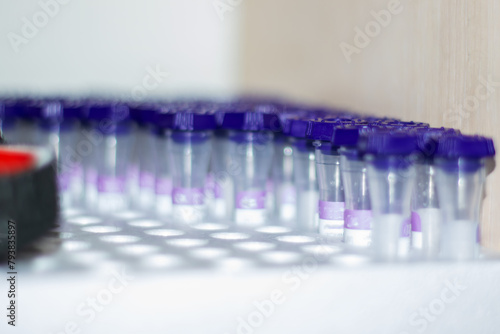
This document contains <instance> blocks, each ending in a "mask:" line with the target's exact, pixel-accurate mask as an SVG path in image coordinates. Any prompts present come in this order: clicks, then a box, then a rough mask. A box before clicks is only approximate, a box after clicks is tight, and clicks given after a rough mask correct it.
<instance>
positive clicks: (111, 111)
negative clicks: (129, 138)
mask: <svg viewBox="0 0 500 334" xmlns="http://www.w3.org/2000/svg"><path fill="white" fill-rule="evenodd" d="M87 120H89V121H97V122H98V121H103V120H107V121H109V122H111V123H119V122H123V121H128V120H130V109H129V107H128V106H127V105H126V104H124V103H121V102H114V101H113V102H104V101H98V102H91V103H90V104H89V106H88V113H87Z"/></svg>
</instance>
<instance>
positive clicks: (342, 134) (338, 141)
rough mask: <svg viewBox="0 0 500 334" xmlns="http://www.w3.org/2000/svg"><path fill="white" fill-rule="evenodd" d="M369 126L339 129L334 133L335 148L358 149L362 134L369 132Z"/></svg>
mask: <svg viewBox="0 0 500 334" xmlns="http://www.w3.org/2000/svg"><path fill="white" fill-rule="evenodd" d="M369 129H370V128H369V127H368V126H366V127H365V126H349V127H339V128H336V129H335V131H334V132H333V136H332V143H333V145H335V146H344V147H357V146H358V141H359V139H360V136H361V135H362V133H367V132H369Z"/></svg>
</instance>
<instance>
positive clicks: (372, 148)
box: [365, 130, 418, 260]
mask: <svg viewBox="0 0 500 334" xmlns="http://www.w3.org/2000/svg"><path fill="white" fill-rule="evenodd" d="M417 151H418V144H417V138H416V136H413V135H409V134H404V133H391V132H388V131H382V130H380V131H379V132H374V133H371V134H370V135H369V136H368V137H367V143H366V153H367V154H366V156H365V160H366V162H367V164H368V184H369V187H370V199H371V206H372V212H373V218H374V220H373V225H372V248H373V250H374V255H375V256H376V257H377V258H379V259H382V260H394V259H396V258H397V257H399V256H405V255H407V254H408V252H409V249H410V233H411V226H410V201H411V195H412V191H413V184H414V181H415V166H414V164H413V158H414V155H415V154H416V153H417Z"/></svg>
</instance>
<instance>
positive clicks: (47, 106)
mask: <svg viewBox="0 0 500 334" xmlns="http://www.w3.org/2000/svg"><path fill="white" fill-rule="evenodd" d="M30 108H31V109H32V110H33V112H35V113H36V114H37V118H38V120H37V122H36V123H37V129H36V134H35V141H36V142H37V143H41V144H44V145H50V146H51V147H52V148H53V151H54V154H55V156H56V158H57V163H58V175H57V177H58V185H59V190H60V204H61V206H62V207H71V206H73V205H75V204H77V200H78V199H79V197H78V196H79V195H81V193H79V192H78V189H77V183H78V181H79V178H80V177H81V174H80V170H81V161H82V157H81V152H80V153H79V152H78V150H79V146H78V145H77V139H78V128H79V119H80V118H81V117H82V113H83V107H82V105H81V104H76V103H74V102H69V101H60V100H46V101H40V102H39V103H38V104H32V105H31V106H30ZM35 108H37V109H38V110H36V111H35V110H34V109H35Z"/></svg>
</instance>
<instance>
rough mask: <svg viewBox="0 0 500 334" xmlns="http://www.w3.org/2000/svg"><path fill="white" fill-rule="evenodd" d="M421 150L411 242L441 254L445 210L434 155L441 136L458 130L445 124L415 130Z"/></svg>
mask: <svg viewBox="0 0 500 334" xmlns="http://www.w3.org/2000/svg"><path fill="white" fill-rule="evenodd" d="M415 133H416V135H417V136H418V141H419V148H420V149H419V154H418V156H417V159H416V160H415V169H416V181H415V187H414V190H413V196H412V212H411V244H412V248H414V249H416V250H417V251H419V252H420V253H421V254H422V255H423V256H424V257H431V258H432V257H436V256H437V255H438V254H439V243H440V229H441V222H442V213H441V209H440V205H439V198H438V192H437V180H436V178H437V176H436V174H437V172H436V169H437V168H436V166H435V164H434V157H435V154H436V152H437V145H438V140H439V138H440V137H441V136H443V135H447V134H448V135H449V134H455V133H456V132H455V130H452V129H445V128H420V129H418V130H416V131H415Z"/></svg>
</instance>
